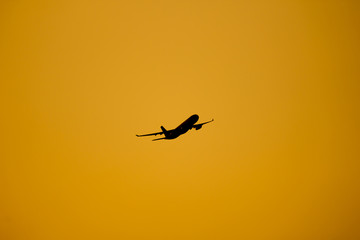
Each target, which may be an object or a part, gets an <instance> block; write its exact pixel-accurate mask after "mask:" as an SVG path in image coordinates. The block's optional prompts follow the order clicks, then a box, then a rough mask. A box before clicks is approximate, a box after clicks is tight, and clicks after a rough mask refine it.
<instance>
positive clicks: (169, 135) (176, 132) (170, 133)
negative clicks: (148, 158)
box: [136, 114, 214, 141]
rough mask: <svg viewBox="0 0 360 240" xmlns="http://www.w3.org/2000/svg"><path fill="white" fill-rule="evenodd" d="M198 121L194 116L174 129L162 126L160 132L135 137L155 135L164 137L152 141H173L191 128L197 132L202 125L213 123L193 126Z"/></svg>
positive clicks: (195, 115)
mask: <svg viewBox="0 0 360 240" xmlns="http://www.w3.org/2000/svg"><path fill="white" fill-rule="evenodd" d="M198 120H199V116H198V115H197V114H194V115H192V116H191V117H189V118H188V119H186V120H185V122H183V123H182V124H180V125H179V126H178V127H177V128H175V129H171V130H166V129H165V128H164V127H163V126H161V130H162V132H156V133H149V134H143V135H136V136H137V137H145V136H152V135H155V136H156V135H162V134H164V135H165V137H163V138H156V139H153V141H157V140H162V139H174V138H177V137H179V136H180V135H182V134H184V133H186V132H187V131H189V130H190V129H192V128H195V129H196V130H199V129H200V128H201V127H202V126H203V125H204V124H207V123H209V122H212V121H214V119H212V120H211V121H208V122H203V123H198V124H195V123H196V122H197V121H198Z"/></svg>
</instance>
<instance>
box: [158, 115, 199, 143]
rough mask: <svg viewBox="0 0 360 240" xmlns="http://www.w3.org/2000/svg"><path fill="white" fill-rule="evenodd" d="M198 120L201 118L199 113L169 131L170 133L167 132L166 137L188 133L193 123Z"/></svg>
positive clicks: (170, 137)
mask: <svg viewBox="0 0 360 240" xmlns="http://www.w3.org/2000/svg"><path fill="white" fill-rule="evenodd" d="M198 120H199V116H198V115H197V114H194V115H192V116H191V117H189V118H188V119H186V120H185V121H184V122H183V123H182V124H180V125H179V126H178V127H177V128H175V129H174V130H173V131H171V132H169V133H168V134H165V137H166V139H174V138H177V137H178V136H180V135H182V134H184V133H186V132H187V131H189V130H190V129H191V128H192V127H193V125H194V124H195V123H196V122H197V121H198Z"/></svg>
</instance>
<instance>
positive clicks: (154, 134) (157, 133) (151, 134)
mask: <svg viewBox="0 0 360 240" xmlns="http://www.w3.org/2000/svg"><path fill="white" fill-rule="evenodd" d="M161 134H164V132H156V133H149V134H143V135H138V134H136V136H137V137H146V136H156V135H161Z"/></svg>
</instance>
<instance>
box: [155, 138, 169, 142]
mask: <svg viewBox="0 0 360 240" xmlns="http://www.w3.org/2000/svg"><path fill="white" fill-rule="evenodd" d="M162 139H166V138H156V139H153V141H157V140H162Z"/></svg>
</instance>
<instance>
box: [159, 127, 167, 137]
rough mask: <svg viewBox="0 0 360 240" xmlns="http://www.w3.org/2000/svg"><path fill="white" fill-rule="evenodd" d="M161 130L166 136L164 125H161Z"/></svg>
mask: <svg viewBox="0 0 360 240" xmlns="http://www.w3.org/2000/svg"><path fill="white" fill-rule="evenodd" d="M161 130H162V131H163V133H164V135H165V137H167V136H168V135H169V134H168V131H166V129H165V128H164V126H161Z"/></svg>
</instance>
